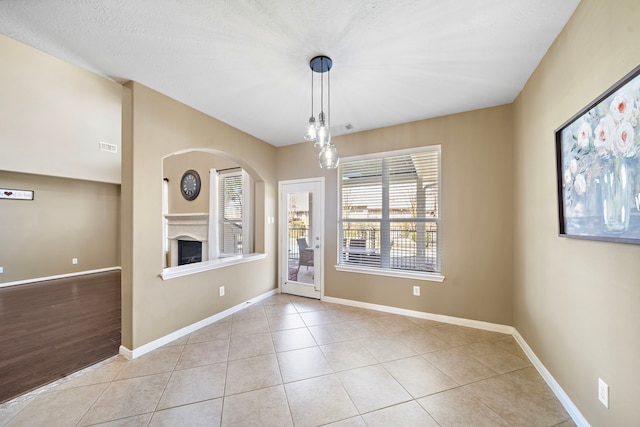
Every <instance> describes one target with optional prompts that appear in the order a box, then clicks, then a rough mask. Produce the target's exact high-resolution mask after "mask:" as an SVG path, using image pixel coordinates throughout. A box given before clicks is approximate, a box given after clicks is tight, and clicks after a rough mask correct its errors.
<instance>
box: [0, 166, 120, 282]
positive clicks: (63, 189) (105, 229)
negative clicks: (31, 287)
mask: <svg viewBox="0 0 640 427" xmlns="http://www.w3.org/2000/svg"><path fill="white" fill-rule="evenodd" d="M0 183H1V186H2V187H3V188H15V189H20V190H33V191H35V193H34V200H33V201H27V200H7V199H4V200H3V199H0V224H2V232H1V233H0V234H1V237H0V266H2V267H4V273H2V274H0V283H9V282H16V281H23V280H29V279H36V278H42V277H50V276H56V275H60V274H68V273H76V272H82V271H88V270H96V269H102V268H112V267H117V266H119V265H120V254H119V251H120V245H119V243H120V224H119V219H120V216H119V210H120V186H119V185H116V184H107V183H98V182H91V181H80V180H76V179H65V178H52V177H47V176H41V175H31V174H23V173H14V172H6V171H0ZM72 258H77V259H78V264H76V265H73V264H72V263H71V259H72Z"/></svg>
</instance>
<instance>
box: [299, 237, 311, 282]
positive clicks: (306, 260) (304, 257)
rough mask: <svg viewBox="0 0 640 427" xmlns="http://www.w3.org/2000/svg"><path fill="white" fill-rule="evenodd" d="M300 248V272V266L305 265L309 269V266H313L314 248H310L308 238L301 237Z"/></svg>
mask: <svg viewBox="0 0 640 427" xmlns="http://www.w3.org/2000/svg"><path fill="white" fill-rule="evenodd" d="M298 249H299V251H300V252H299V253H300V256H299V257H298V273H299V272H300V267H301V266H305V267H307V270H308V269H309V267H313V248H310V247H309V245H308V244H307V239H305V238H304V237H301V238H299V239H298Z"/></svg>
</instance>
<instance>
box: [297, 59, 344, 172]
mask: <svg viewBox="0 0 640 427" xmlns="http://www.w3.org/2000/svg"><path fill="white" fill-rule="evenodd" d="M332 66H333V61H332V60H331V58H329V57H328V56H324V55H320V56H316V57H314V58H313V59H311V61H309V68H311V117H310V118H309V123H308V124H307V131H306V133H305V135H304V139H305V140H307V141H313V146H314V147H315V148H318V149H320V154H319V155H318V161H319V163H320V167H321V168H323V169H335V168H337V167H338V162H339V161H340V158H339V157H338V150H337V149H336V147H335V145H333V143H332V142H331V72H330V71H331V67H332ZM313 73H318V74H320V114H319V115H318V121H317V122H316V119H315V117H314V115H313V95H314V93H313ZM325 73H326V75H327V115H325V113H324V75H325Z"/></svg>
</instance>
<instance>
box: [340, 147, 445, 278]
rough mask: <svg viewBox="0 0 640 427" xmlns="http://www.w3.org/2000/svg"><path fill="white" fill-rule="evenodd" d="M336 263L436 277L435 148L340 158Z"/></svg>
mask: <svg viewBox="0 0 640 427" xmlns="http://www.w3.org/2000/svg"><path fill="white" fill-rule="evenodd" d="M339 181H340V183H339V198H340V200H339V204H340V206H341V209H340V214H339V218H338V230H339V239H338V242H339V246H340V249H339V251H338V253H339V259H338V264H339V265H341V266H345V267H346V266H351V267H359V268H366V269H384V270H404V271H412V272H424V273H436V274H440V272H441V268H440V265H441V263H440V239H439V230H440V146H439V145H438V146H431V147H425V148H421V149H416V150H403V151H396V152H389V153H381V154H378V155H375V156H364V157H357V158H351V159H349V158H347V159H342V160H341V162H340V168H339Z"/></svg>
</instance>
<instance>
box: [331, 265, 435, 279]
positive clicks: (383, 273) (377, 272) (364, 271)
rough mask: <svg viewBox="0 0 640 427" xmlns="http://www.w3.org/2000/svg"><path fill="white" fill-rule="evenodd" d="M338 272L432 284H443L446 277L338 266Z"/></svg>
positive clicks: (433, 274)
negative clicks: (424, 281)
mask: <svg viewBox="0 0 640 427" xmlns="http://www.w3.org/2000/svg"><path fill="white" fill-rule="evenodd" d="M335 267H336V271H344V272H348V273H362V274H373V275H375V276H388V277H402V278H405V279H415V280H427V281H430V282H443V281H444V276H443V275H441V274H437V273H426V272H425V273H421V272H417V271H415V272H414V271H406V270H392V269H382V268H367V267H353V266H346V265H336V266H335Z"/></svg>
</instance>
